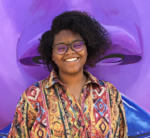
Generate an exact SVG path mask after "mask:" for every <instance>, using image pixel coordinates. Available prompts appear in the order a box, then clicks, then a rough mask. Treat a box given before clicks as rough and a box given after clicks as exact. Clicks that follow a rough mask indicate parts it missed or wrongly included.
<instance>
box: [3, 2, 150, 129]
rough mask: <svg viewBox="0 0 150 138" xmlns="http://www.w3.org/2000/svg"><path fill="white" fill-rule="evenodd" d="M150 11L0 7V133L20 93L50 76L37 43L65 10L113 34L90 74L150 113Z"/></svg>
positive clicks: (102, 5)
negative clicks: (78, 12) (76, 12)
mask: <svg viewBox="0 0 150 138" xmlns="http://www.w3.org/2000/svg"><path fill="white" fill-rule="evenodd" d="M149 5H150V1H148V0H145V1H136V0H122V1H120V0H116V1H109V0H105V1H102V0H95V1H91V0H80V1H79V0H64V1H61V0H57V1H56V0H51V1H49V0H45V1H37V0H32V1H25V0H24V1H18V0H14V1H11V0H5V1H0V21H1V22H0V36H1V37H0V52H1V54H0V76H1V77H0V84H1V85H0V92H1V94H0V130H1V129H3V128H4V127H6V126H7V125H8V124H10V123H11V121H12V119H13V116H14V112H15V108H16V105H17V102H18V101H19V97H20V96H21V94H22V93H23V91H24V90H25V89H26V88H27V87H28V86H30V85H31V84H33V83H34V82H35V81H38V80H41V79H43V78H45V77H46V76H47V75H48V74H49V72H48V71H46V70H45V69H44V66H43V65H42V62H41V61H40V57H39V54H38V52H37V46H38V44H39V41H38V39H39V38H40V37H41V34H42V33H43V32H45V31H47V30H48V29H50V26H51V21H52V19H53V18H54V17H55V16H56V15H58V14H60V13H62V12H63V11H66V10H82V11H88V12H89V13H90V14H91V15H93V16H94V17H95V18H96V19H97V20H98V21H99V22H101V23H102V24H103V25H104V27H105V28H106V29H107V30H108V31H109V32H110V34H111V38H112V42H113V43H112V46H111V48H110V49H109V50H108V52H107V53H106V54H105V55H103V56H102V57H101V61H100V62H99V63H98V64H97V67H95V68H92V69H91V68H89V69H88V70H89V71H90V72H91V73H92V74H93V75H95V76H97V77H98V78H99V79H102V80H107V81H109V82H111V83H113V84H114V85H115V86H116V87H117V88H118V89H119V90H120V92H121V93H123V94H124V95H126V96H127V97H128V98H129V99H131V100H132V101H134V102H135V103H136V104H138V105H139V106H140V107H142V108H143V109H144V110H146V111H147V112H150V101H149V97H150V93H149V90H150V85H149V80H150V77H149V76H150V75H149V74H150V69H149V62H150V54H149V51H150V47H149V45H150V39H149V36H150V31H149V30H150V25H149V22H150V18H149V12H150V8H149Z"/></svg>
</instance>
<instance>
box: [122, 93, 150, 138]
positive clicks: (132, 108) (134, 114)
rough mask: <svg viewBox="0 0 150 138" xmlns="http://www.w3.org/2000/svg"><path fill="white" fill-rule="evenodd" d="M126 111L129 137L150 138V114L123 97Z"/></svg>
mask: <svg viewBox="0 0 150 138" xmlns="http://www.w3.org/2000/svg"><path fill="white" fill-rule="evenodd" d="M122 99H123V103H124V108H125V111H126V118H127V125H128V135H129V136H130V137H133V136H138V138H150V114H148V113H147V112H146V111H144V110H143V109H142V108H141V107H139V106H138V105H137V104H135V103H134V102H132V101H130V100H129V99H127V98H126V97H124V96H123V95H122Z"/></svg>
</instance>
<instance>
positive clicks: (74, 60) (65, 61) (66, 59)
mask: <svg viewBox="0 0 150 138" xmlns="http://www.w3.org/2000/svg"><path fill="white" fill-rule="evenodd" d="M68 59H70V58H68ZM66 60H67V59H66ZM66 60H65V62H76V61H78V60H79V58H78V57H77V59H76V60H74V61H66Z"/></svg>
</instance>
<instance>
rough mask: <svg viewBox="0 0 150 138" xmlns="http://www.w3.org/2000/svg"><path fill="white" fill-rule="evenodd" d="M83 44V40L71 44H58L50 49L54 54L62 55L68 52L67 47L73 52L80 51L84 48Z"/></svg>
mask: <svg viewBox="0 0 150 138" xmlns="http://www.w3.org/2000/svg"><path fill="white" fill-rule="evenodd" d="M84 43H85V42H84V41H83V40H75V41H73V42H72V43H71V44H65V43H59V44H56V45H53V46H52V48H53V50H54V52H55V53H56V54H58V55H63V54H65V53H66V52H67V51H68V48H69V47H70V48H71V49H72V50H73V51H75V52H80V51H82V50H83V48H84Z"/></svg>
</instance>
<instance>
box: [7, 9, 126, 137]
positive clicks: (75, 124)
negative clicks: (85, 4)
mask: <svg viewBox="0 0 150 138" xmlns="http://www.w3.org/2000/svg"><path fill="white" fill-rule="evenodd" d="M110 43H111V41H110V39H109V34H108V33H107V31H106V30H105V29H104V28H103V27H102V26H101V25H100V24H99V22H97V21H96V20H95V19H94V18H92V17H91V16H90V15H89V14H87V13H86V12H79V11H67V12H64V13H62V14H60V15H59V16H57V17H55V19H54V20H53V23H52V26H51V30H49V31H47V32H45V33H44V34H43V35H42V38H41V39H40V45H39V47H38V50H39V53H40V54H41V57H42V60H43V63H44V64H45V65H46V66H47V68H48V70H49V71H51V69H52V68H53V70H52V71H51V72H50V75H49V76H48V77H47V78H46V79H44V80H41V81H39V82H36V83H34V84H33V85H32V86H30V87H29V88H27V89H26V90H25V92H24V93H23V94H22V96H21V100H20V101H19V103H18V105H17V109H16V113H15V118H14V120H13V123H12V126H11V129H10V132H9V135H8V138H12V137H14V138H15V137H24V138H27V137H36V138H38V137H39V138H41V137H42V138H46V137H62V138H91V137H92V138H105V137H107V138H108V137H109V138H110V137H115V138H126V137H127V125H126V117H125V111H124V107H123V103H122V98H121V95H120V93H119V92H118V91H117V89H116V88H115V87H114V86H113V85H112V84H111V83H109V82H106V81H102V80H99V79H97V78H96V77H94V76H93V75H92V74H90V73H89V72H87V71H86V70H85V69H86V68H88V67H94V66H95V65H96V64H97V63H98V62H99V61H100V56H101V55H102V54H104V53H105V51H106V50H107V49H108V47H109V45H110Z"/></svg>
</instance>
